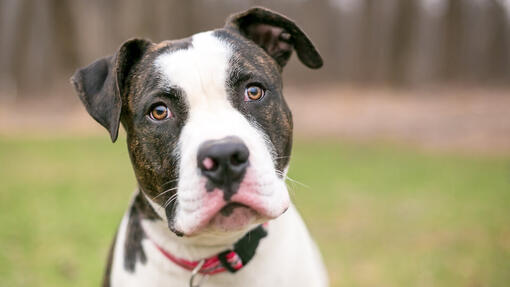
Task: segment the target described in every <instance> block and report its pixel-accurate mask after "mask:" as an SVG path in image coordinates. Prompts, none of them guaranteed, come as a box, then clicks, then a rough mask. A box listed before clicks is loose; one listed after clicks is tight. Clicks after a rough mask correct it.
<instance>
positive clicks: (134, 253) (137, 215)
mask: <svg viewBox="0 0 510 287" xmlns="http://www.w3.org/2000/svg"><path fill="white" fill-rule="evenodd" d="M144 219H146V220H156V219H159V216H158V215H157V214H156V212H155V211H154V209H152V207H151V206H150V204H149V203H148V202H147V200H146V199H145V198H144V196H143V194H142V193H141V192H138V194H137V195H136V197H135V199H134V201H133V204H132V205H131V208H130V210H129V219H128V224H127V230H126V241H125V242H124V269H126V270H127V271H129V272H134V271H135V267H136V263H137V261H138V260H139V261H140V262H141V263H143V264H145V262H146V261H147V257H146V256H145V252H144V250H143V247H142V240H143V239H144V238H146V235H145V232H144V230H143V227H142V224H141V222H142V220H144Z"/></svg>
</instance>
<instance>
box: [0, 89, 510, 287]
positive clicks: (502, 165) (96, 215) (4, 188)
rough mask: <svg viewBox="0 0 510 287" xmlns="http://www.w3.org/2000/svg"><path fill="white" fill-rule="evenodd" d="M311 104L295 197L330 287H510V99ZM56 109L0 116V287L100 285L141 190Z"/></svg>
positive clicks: (378, 94)
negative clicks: (111, 249)
mask: <svg viewBox="0 0 510 287" xmlns="http://www.w3.org/2000/svg"><path fill="white" fill-rule="evenodd" d="M314 91H315V89H313V88H307V89H296V88H289V89H287V90H286V92H287V94H289V93H292V97H289V103H290V105H291V107H292V109H293V110H294V118H295V122H296V129H297V133H296V144H295V148H294V152H293V156H292V165H291V169H290V177H291V178H292V179H294V180H297V181H299V182H300V183H295V182H293V181H289V182H288V185H289V188H290V190H291V191H290V192H291V197H292V198H293V200H294V202H295V203H296V205H297V207H298V209H299V210H300V211H301V213H302V215H303V217H304V218H305V221H306V222H307V224H308V226H309V228H310V230H311V232H312V234H313V236H314V237H315V238H316V240H317V242H318V244H319V246H320V248H321V250H322V252H323V254H324V259H325V261H326V264H327V267H328V271H329V274H330V278H331V282H332V286H507V285H508V282H510V272H508V266H510V209H509V208H508V206H509V205H510V153H509V151H510V149H509V144H508V143H509V142H510V141H509V137H510V132H509V128H510V124H509V123H510V121H509V118H510V115H509V114H510V113H508V112H507V111H506V110H508V107H509V106H510V100H509V98H508V97H506V96H504V93H503V92H502V91H492V92H486V91H484V92H483V93H481V92H480V91H478V92H477V91H465V92H464V93H463V95H465V97H461V96H460V95H456V94H455V93H453V94H454V95H450V94H449V93H445V92H444V91H443V90H440V91H438V92H437V93H434V94H433V95H431V96H430V98H422V97H419V96H418V95H419V94H415V93H412V94H410V95H408V94H406V92H404V91H396V92H389V91H385V90H372V89H369V88H367V89H363V90H358V91H355V90H352V89H348V88H341V89H336V92H332V91H329V90H322V91H321V96H320V97H314V93H315V92H314ZM422 93H423V92H422ZM51 101H53V100H49V102H47V103H44V104H41V103H38V104H37V103H31V102H30V101H24V102H23V104H22V105H1V106H0V183H1V184H0V226H1V228H0V245H1V246H2V251H1V252H0V281H1V282H2V284H1V285H2V286H8V287H10V286H70V285H73V286H98V285H99V282H100V279H101V274H102V272H103V267H104V262H105V258H106V253H107V250H108V247H109V244H110V241H111V239H112V237H113V235H114V232H115V228H116V226H117V224H118V222H119V220H120V218H121V216H122V213H123V212H124V211H125V208H126V206H127V204H128V201H129V198H130V196H131V192H132V191H133V190H134V186H135V179H134V177H133V172H132V170H131V167H130V164H129V158H128V155H127V151H126V143H125V140H124V139H123V138H124V134H121V136H120V140H119V141H118V142H117V143H116V144H111V143H110V141H109V137H108V135H107V133H106V132H105V131H104V130H103V129H102V128H99V127H96V124H95V123H94V122H93V121H92V120H90V119H89V118H88V117H87V115H86V113H85V112H84V111H83V109H82V108H81V107H80V106H79V105H78V103H77V102H75V103H74V104H75V105H74V104H69V103H65V104H63V103H59V102H58V101H57V102H56V103H53V102H51ZM20 108H23V110H20Z"/></svg>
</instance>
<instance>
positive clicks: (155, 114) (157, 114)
mask: <svg viewBox="0 0 510 287" xmlns="http://www.w3.org/2000/svg"><path fill="white" fill-rule="evenodd" d="M149 116H150V117H151V119H153V120H156V121H162V120H164V119H168V118H169V117H170V110H169V109H168V107H167V106H165V105H157V106H155V107H154V108H152V110H151V112H150V114H149Z"/></svg>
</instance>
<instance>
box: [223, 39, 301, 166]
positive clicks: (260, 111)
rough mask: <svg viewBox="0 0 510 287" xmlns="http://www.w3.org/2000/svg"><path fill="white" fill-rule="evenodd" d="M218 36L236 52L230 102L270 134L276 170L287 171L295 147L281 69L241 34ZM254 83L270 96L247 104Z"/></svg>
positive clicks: (231, 63)
mask: <svg viewBox="0 0 510 287" xmlns="http://www.w3.org/2000/svg"><path fill="white" fill-rule="evenodd" d="M215 35H216V36H217V37H219V38H221V39H222V40H224V41H227V42H229V43H230V46H231V47H232V48H233V49H234V53H233V55H234V56H233V57H232V59H231V60H230V69H229V71H228V73H229V75H228V81H227V90H228V93H229V97H230V101H231V102H232V104H233V106H234V107H235V108H236V109H238V110H239V111H240V112H241V113H242V114H243V115H244V116H245V117H246V118H247V119H248V121H250V122H252V123H255V124H256V125H257V126H258V127H260V130H261V131H262V132H264V133H265V134H266V135H267V137H268V138H269V140H270V141H271V144H272V145H273V151H274V152H275V154H276V160H275V168H276V169H277V170H278V171H283V169H284V168H285V167H286V166H287V164H288V163H289V158H290V153H291V147H292V114H291V112H290V109H289V108H288V106H287V103H286V102H285V99H284V98H283V95H282V78H281V72H280V67H279V66H278V64H277V63H276V62H275V60H274V59H273V58H271V57H270V56H269V55H268V54H267V53H266V52H265V51H264V50H263V49H262V48H261V47H259V46H257V45H256V44H255V43H254V42H252V41H250V40H248V39H246V38H245V37H243V36H242V35H240V34H239V33H234V32H232V31H229V30H224V29H222V30H217V31H216V32H215ZM252 83H260V84H261V85H262V86H264V88H265V89H266V94H265V96H264V97H263V98H262V99H260V100H259V101H254V102H244V89H245V88H246V87H247V86H248V85H249V84H252Z"/></svg>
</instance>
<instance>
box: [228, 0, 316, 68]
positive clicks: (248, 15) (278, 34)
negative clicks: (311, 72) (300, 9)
mask: <svg viewBox="0 0 510 287" xmlns="http://www.w3.org/2000/svg"><path fill="white" fill-rule="evenodd" d="M225 28H227V29H234V30H237V31H239V32H240V33H241V34H242V35H243V36H245V37H246V38H248V39H251V40H252V41H254V42H255V43H256V44H257V45H259V46H260V47H262V48H263V49H264V50H265V51H266V52H267V53H268V54H269V55H270V56H271V57H273V58H274V59H275V60H276V62H277V63H278V64H279V65H280V67H282V68H283V67H284V66H285V64H287V61H288V60H289V59H290V56H291V54H292V49H293V48H294V49H295V50H296V52H297V55H298V57H299V59H300V60H301V62H302V63H303V64H305V65H306V66H308V67H309V68H312V69H318V68H320V67H322V64H323V62H322V58H321V56H320V55H319V52H317V49H315V47H314V46H313V44H312V42H311V41H310V39H309V38H308V37H307V36H306V35H305V33H304V32H303V31H301V29H299V27H298V26H297V25H296V24H295V23H294V22H293V21H292V20H290V19H288V18H286V17H285V16H282V15H280V14H277V13H275V12H273V11H271V10H268V9H265V8H261V7H255V8H251V9H249V10H246V11H244V12H241V13H238V14H234V15H231V16H230V17H229V18H228V19H227V24H226V25H225Z"/></svg>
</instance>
